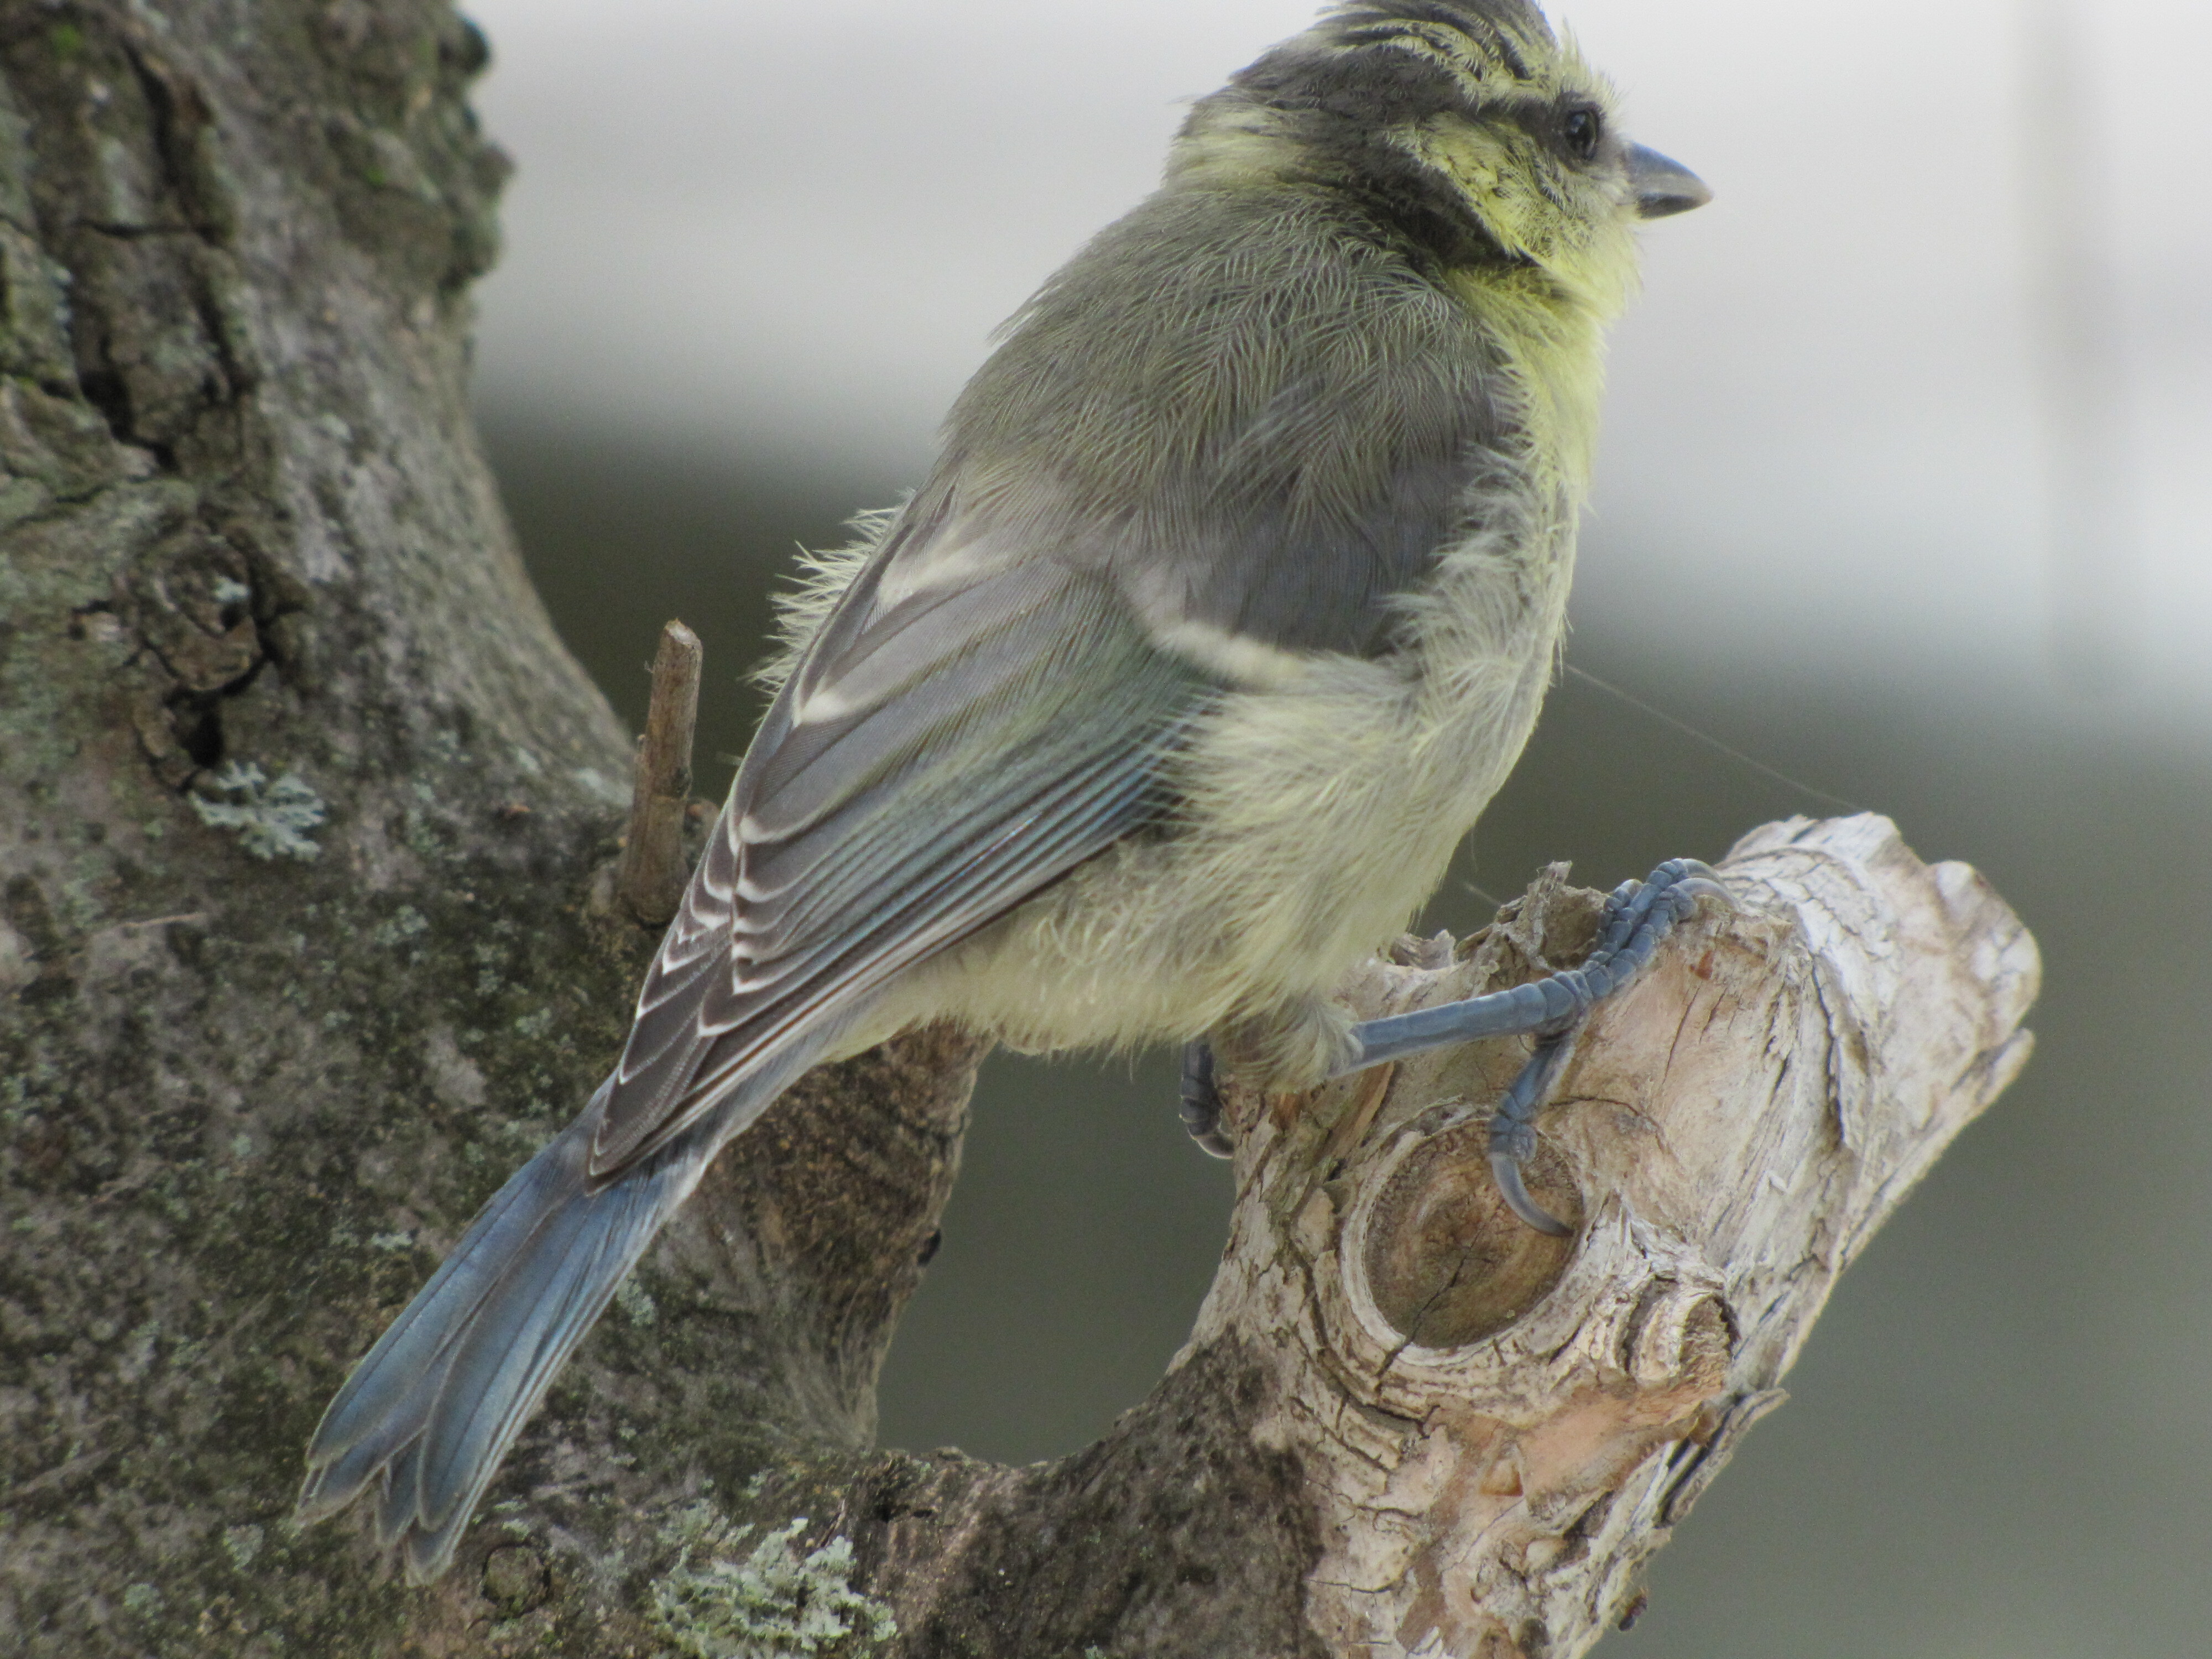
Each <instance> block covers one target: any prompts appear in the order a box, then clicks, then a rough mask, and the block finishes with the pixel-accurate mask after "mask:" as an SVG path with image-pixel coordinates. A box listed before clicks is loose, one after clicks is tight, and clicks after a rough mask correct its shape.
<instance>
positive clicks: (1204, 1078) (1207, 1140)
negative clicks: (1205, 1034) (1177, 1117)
mask: <svg viewBox="0 0 2212 1659" xmlns="http://www.w3.org/2000/svg"><path fill="white" fill-rule="evenodd" d="M1176 1110H1177V1111H1178V1112H1179V1113H1181V1114H1182V1127H1183V1128H1184V1129H1185V1130H1186V1131H1187V1132H1188V1134H1189V1135H1190V1138H1191V1139H1193V1140H1194V1141H1196V1142H1197V1143H1198V1145H1199V1148H1200V1151H1202V1152H1206V1153H1209V1154H1210V1155H1212V1157H1215V1158H1234V1157H1236V1156H1237V1148H1236V1146H1234V1145H1233V1144H1232V1143H1231V1140H1230V1139H1229V1137H1228V1136H1227V1135H1225V1134H1224V1133H1222V1132H1221V1085H1220V1080H1219V1079H1218V1078H1217V1077H1216V1075H1215V1073H1214V1066H1213V1045H1212V1043H1210V1042H1206V1041H1205V1040H1204V1039H1202V1038H1201V1039H1200V1041H1198V1042H1194V1043H1192V1044H1190V1045H1189V1046H1188V1048H1185V1049H1184V1050H1183V1053H1182V1092H1181V1095H1180V1097H1178V1099H1177V1100H1176Z"/></svg>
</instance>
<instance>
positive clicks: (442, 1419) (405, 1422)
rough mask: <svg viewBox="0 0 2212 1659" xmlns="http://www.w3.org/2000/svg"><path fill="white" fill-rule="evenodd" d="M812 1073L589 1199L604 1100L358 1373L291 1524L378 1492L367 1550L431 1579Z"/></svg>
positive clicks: (744, 1101) (762, 1095) (769, 1089)
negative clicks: (741, 1152)
mask: <svg viewBox="0 0 2212 1659" xmlns="http://www.w3.org/2000/svg"><path fill="white" fill-rule="evenodd" d="M817 1046H818V1045H817V1044H808V1045H807V1047H808V1048H816V1047H817ZM808 1058H811V1055H801V1054H793V1055H791V1056H789V1058H788V1060H787V1063H785V1064H782V1065H779V1066H773V1067H771V1068H769V1069H770V1072H771V1073H773V1075H769V1076H760V1077H757V1078H755V1079H748V1080H747V1082H746V1083H745V1084H744V1085H740V1086H739V1087H738V1090H737V1091H734V1092H733V1093H732V1095H731V1097H729V1098H728V1099H726V1100H725V1101H723V1102H722V1103H720V1105H718V1106H717V1107H716V1108H715V1109H714V1110H713V1111H712V1112H710V1113H708V1115H707V1116H706V1117H705V1118H704V1119H702V1121H699V1122H698V1123H696V1124H694V1125H693V1126H692V1127H690V1129H688V1130H686V1131H685V1132H684V1133H683V1134H681V1135H679V1136H678V1137H677V1138H676V1139H674V1140H673V1141H671V1143H670V1144H669V1145H668V1146H665V1147H663V1148H662V1149H661V1150H660V1151H659V1152H656V1153H654V1154H653V1155H652V1156H651V1157H649V1158H644V1159H641V1160H640V1161H639V1163H638V1164H635V1166H633V1167H632V1168H630V1169H629V1170H624V1171H623V1172H622V1173H621V1174H620V1175H619V1176H617V1177H616V1178H615V1179H614V1180H613V1181H611V1182H608V1183H607V1184H606V1185H605V1186H604V1187H602V1188H599V1190H598V1191H596V1192H594V1191H592V1187H591V1183H590V1182H589V1181H587V1179H586V1172H585V1162H586V1158H588V1156H589V1155H590V1151H591V1141H592V1130H593V1128H594V1127H596V1125H597V1124H598V1122H599V1115H600V1114H599V1106H600V1103H601V1096H603V1095H604V1094H605V1085H602V1087H601V1091H600V1095H595V1096H594V1097H592V1104H591V1106H590V1107H588V1108H587V1109H586V1110H585V1111H584V1112H583V1113H582V1115H580V1116H579V1117H578V1118H577V1120H576V1121H575V1122H574V1123H572V1124H571V1125H569V1126H568V1128H567V1129H565V1130H563V1131H562V1133H561V1134H560V1136H559V1137H558V1138H556V1139H555V1140H554V1141H553V1142H552V1143H551V1144H550V1145H549V1146H547V1147H546V1148H545V1149H544V1151H543V1152H539V1153H538V1156H537V1157H535V1158H532V1159H531V1160H530V1162H529V1163H527V1164H524V1165H523V1166H522V1168H521V1169H520V1170H517V1171H516V1172H515V1174H514V1176H513V1178H512V1179H511V1180H509V1181H508V1182H507V1185H505V1186H504V1187H502V1188H500V1189H499V1191H498V1193H497V1194H495V1196H494V1197H493V1199H492V1200H491V1202H490V1203H489V1204H487V1205H485V1206H484V1208H483V1213H482V1214H480V1215H479V1216H477V1218H476V1220H475V1222H474V1223H473V1224H471V1226H470V1228H469V1230H468V1231H467V1233H465V1235H464V1236H463V1237H462V1239H461V1242H460V1243H459V1244H457V1245H455V1246H454V1247H453V1254H452V1255H449V1256H447V1258H446V1261H445V1265H444V1266H442V1267H440V1268H439V1269H438V1271H437V1273H435V1275H434V1276H433V1277H432V1278H431V1280H430V1282H429V1283H428V1284H427V1285H424V1286H423V1287H422V1290H421V1291H419V1292H418V1293H417V1294H416V1297H415V1299H414V1300H413V1301H412V1302H410V1303H409V1304H407V1308H406V1310H405V1311H404V1313H402V1314H401V1315H400V1316H399V1317H398V1319H396V1320H394V1321H393V1322H392V1327H391V1328H390V1329H388V1330H386V1332H385V1333H384V1334H383V1336H382V1337H381V1338H380V1339H379V1340H378V1341H377V1344H376V1346H374V1348H372V1349H370V1350H369V1352H368V1358H365V1359H363V1360H362V1362H361V1364H358V1365H356V1367H355V1368H354V1372H353V1375H352V1376H349V1377H348V1378H347V1379H346V1383H345V1386H344V1387H343V1388H342V1389H339V1390H338V1393H337V1398H335V1399H334V1400H332V1401H331V1403H330V1407H329V1409H328V1410H327V1411H325V1413H323V1420H322V1424H321V1425H320V1426H319V1428H317V1429H316V1431H315V1437H314V1440H313V1443H311V1444H310V1445H309V1446H308V1448H307V1480H306V1482H305V1484H304V1485H303V1486H301V1491H300V1505H299V1515H300V1519H301V1521H303V1522H312V1521H318V1520H320V1519H322V1518H323V1517H324V1516H328V1515H331V1514H335V1513H336V1512H337V1510H341V1509H343V1508H344V1507H345V1506H346V1505H347V1504H349V1503H351V1502H352V1501H353V1500H354V1499H355V1498H357V1497H359V1496H360V1495H361V1493H362V1491H363V1489H364V1488H366V1487H368V1486H370V1485H371V1484H372V1483H377V1484H378V1492H377V1496H376V1517H375V1530H376V1539H377V1542H378V1543H379V1545H380V1546H383V1547H389V1546H391V1545H392V1544H395V1543H396V1544H398V1545H399V1546H400V1547H401V1548H402V1550H403V1552H404V1555H405V1559H406V1563H407V1577H408V1578H409V1580H410V1582H412V1583H418V1584H419V1583H428V1581H429V1580H431V1579H433V1578H435V1577H437V1576H438V1575H439V1574H440V1573H441V1572H443V1571H445V1570H446V1568H447V1566H448V1565H450V1564H451V1562H452V1560H453V1548H454V1546H455V1545H456V1544H457V1543H458V1542H459V1538H460V1534H461V1531H462V1528H465V1526H466V1525H467V1524H468V1521H469V1516H471V1513H472V1512H473V1511H474V1510H475V1509H476V1505H477V1499H478V1498H481V1497H482V1496H483V1490H484V1488H485V1486H488V1485H489V1483H490V1481H491V1478H492V1476H493V1475H494V1474H496V1473H497V1472H498V1469H499V1465H500V1461H501V1459H502V1458H503V1457H504V1456H505V1455H507V1447H508V1446H509V1445H510V1444H512V1443H513V1440H514V1437H515V1436H516V1434H517V1433H519V1432H520V1430H521V1428H522V1425H523V1423H524V1422H525V1420H526V1419H528V1417H529V1415H530V1413H531V1412H532V1410H533V1409H534V1408H535V1407H536V1406H537V1404H538V1401H539V1400H540V1399H541V1398H543V1397H544V1393H545V1390H546V1389H547V1388H548V1387H550V1385H551V1383H552V1381H553V1378H554V1377H555V1376H556V1375H557V1374H558V1373H559V1371H560V1370H561V1367H562V1364H563V1363H564V1362H565V1361H566V1360H567V1359H568V1355H569V1353H570V1352H571V1351H573V1350H574V1347H575V1346H576V1344H577V1343H579V1342H580V1341H581V1340H583V1338H584V1335H585V1334H586V1332H587V1331H589V1330H590V1329H591V1328H592V1322H594V1321H596V1320H597V1319H598V1318H599V1315H600V1313H601V1312H602V1311H603V1310H605V1307H606V1305H607V1303H608V1301H609V1300H610V1299H611V1297H613V1295H614V1293H615V1291H616V1289H617V1287H618V1286H619V1285H621V1284H622V1281H623V1277H624V1275H626V1274H627V1273H629V1270H630V1269H631V1268H632V1267H635V1265H636V1263H637V1260H638V1258H639V1257H640V1256H641V1255H643V1254H644V1253H645V1249H646V1246H647V1245H648V1244H650V1243H652V1242H653V1236H654V1234H656V1233H658V1232H659V1231H660V1227H661V1224H662V1223H663V1222H665V1221H666V1220H667V1219H668V1218H669V1217H670V1216H671V1214H673V1213H674V1212H675V1211H676V1208H677V1206H678V1205H680V1204H682V1203H683V1202H684V1200H685V1199H686V1198H687V1197H689V1196H690V1193H691V1189H692V1188H694V1187H696V1186H697V1185H698V1182H699V1177H700V1176H701V1174H702V1173H703V1172H704V1170H705V1169H706V1167H707V1164H708V1163H709V1162H710V1161H711V1160H712V1158H714V1153H715V1152H717V1151H718V1150H719V1149H720V1147H721V1146H722V1145H723V1143H724V1142H725V1141H726V1140H727V1139H729V1138H730V1136H731V1135H732V1134H734V1133H737V1131H738V1129H740V1128H742V1127H744V1126H745V1125H746V1124H748V1123H750V1122H751V1121H752V1120H753V1119H754V1118H756V1117H757V1116H758V1115H760V1113H761V1112H762V1110H763V1109H765V1108H766V1107H767V1105H768V1104H769V1102H771V1101H773V1100H774V1099H775V1097H776V1096H777V1095H778V1094H781V1092H782V1091H783V1088H784V1085H786V1084H787V1083H788V1082H789V1081H790V1080H791V1079H793V1078H794V1077H796V1076H797V1075H798V1073H799V1072H800V1071H802V1070H804V1069H805V1060H806V1059H808Z"/></svg>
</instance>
